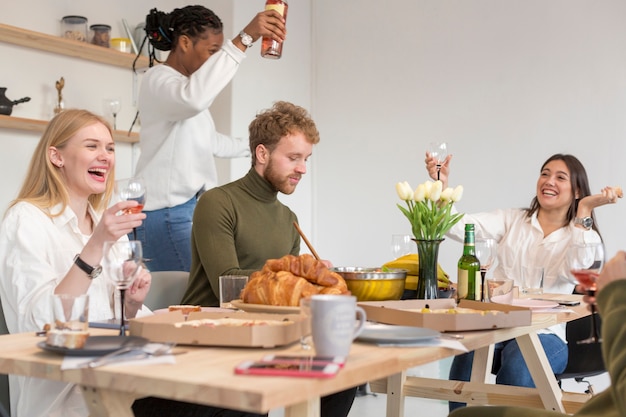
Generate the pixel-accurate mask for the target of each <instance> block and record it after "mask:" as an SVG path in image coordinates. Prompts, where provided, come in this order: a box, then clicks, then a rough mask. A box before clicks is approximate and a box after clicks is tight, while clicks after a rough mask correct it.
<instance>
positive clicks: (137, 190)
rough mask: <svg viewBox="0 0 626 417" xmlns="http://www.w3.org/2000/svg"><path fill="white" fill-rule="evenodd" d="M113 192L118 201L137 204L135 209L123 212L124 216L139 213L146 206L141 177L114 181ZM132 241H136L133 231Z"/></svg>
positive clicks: (143, 183) (144, 189)
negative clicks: (130, 201)
mask: <svg viewBox="0 0 626 417" xmlns="http://www.w3.org/2000/svg"><path fill="white" fill-rule="evenodd" d="M115 192H116V194H117V196H118V197H119V198H120V200H135V201H136V202H137V203H139V204H138V205H137V206H135V207H131V208H128V209H126V210H124V214H131V213H140V212H141V211H142V210H143V206H144V205H145V204H146V184H145V182H144V180H143V178H141V177H135V178H124V179H121V180H117V181H115ZM133 240H137V236H136V231H135V229H133Z"/></svg>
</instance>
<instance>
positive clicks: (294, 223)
mask: <svg viewBox="0 0 626 417" xmlns="http://www.w3.org/2000/svg"><path fill="white" fill-rule="evenodd" d="M293 225H294V226H295V227H296V230H297V231H298V233H299V234H300V237H301V238H302V240H304V243H306V245H307V246H308V248H309V250H310V251H311V253H312V254H313V256H314V257H315V259H317V260H318V261H319V260H320V256H319V255H318V254H317V252H316V251H315V249H314V248H313V245H311V242H309V239H307V238H306V236H305V235H304V232H302V229H300V226H298V223H297V222H293Z"/></svg>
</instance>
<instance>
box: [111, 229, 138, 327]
mask: <svg viewBox="0 0 626 417" xmlns="http://www.w3.org/2000/svg"><path fill="white" fill-rule="evenodd" d="M142 264H143V253H142V249H141V242H140V241H138V240H126V241H115V242H113V241H108V242H105V243H104V257H103V258H102V265H103V266H104V268H105V270H106V271H107V275H108V276H109V279H111V280H112V281H113V283H114V284H115V288H116V289H118V290H119V291H120V302H121V312H120V336H125V335H126V325H125V322H124V318H125V313H124V296H125V294H126V290H127V289H128V288H130V286H131V285H132V283H133V281H134V280H135V277H136V276H137V272H139V270H140V269H141V268H142Z"/></svg>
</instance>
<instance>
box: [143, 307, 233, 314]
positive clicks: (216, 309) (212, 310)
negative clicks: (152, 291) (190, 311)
mask: <svg viewBox="0 0 626 417" xmlns="http://www.w3.org/2000/svg"><path fill="white" fill-rule="evenodd" d="M201 310H202V312H204V313H232V311H233V310H232V309H230V308H219V307H201ZM169 312H170V310H169V308H160V309H158V310H154V311H153V313H154V314H165V313H169Z"/></svg>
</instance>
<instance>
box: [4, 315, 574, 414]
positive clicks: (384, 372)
mask: <svg viewBox="0 0 626 417" xmlns="http://www.w3.org/2000/svg"><path fill="white" fill-rule="evenodd" d="M579 310H581V311H582V309H579ZM582 314H584V312H581V315H582ZM560 316H561V315H559V317H557V315H556V314H541V315H536V316H535V317H534V319H533V324H532V325H530V326H524V327H516V328H510V329H498V330H488V331H479V332H466V333H465V338H464V339H463V343H464V344H465V346H467V347H468V349H470V350H477V355H476V357H477V359H478V360H477V361H476V362H477V363H479V362H481V360H480V358H484V359H485V360H487V359H486V358H487V357H488V356H489V355H488V353H489V346H490V345H492V344H493V343H496V342H499V341H502V340H507V339H510V338H513V337H516V338H517V339H518V341H520V346H521V347H522V350H523V353H524V354H525V355H526V357H527V361H529V362H530V367H531V370H532V371H533V375H534V376H539V375H541V377H540V378H539V379H538V383H537V385H538V386H539V387H540V388H544V389H545V388H546V387H551V389H550V390H547V389H545V391H549V392H547V393H541V394H539V397H540V398H541V401H543V402H544V403H545V404H547V406H550V407H554V408H555V409H559V405H560V402H559V401H558V400H559V398H558V397H559V395H558V392H557V391H556V390H554V389H553V388H554V387H553V385H554V384H555V381H554V377H553V375H552V372H551V371H550V372H548V371H546V370H545V362H546V360H545V354H543V350H542V349H538V350H537V349H536V346H537V344H538V339H537V336H536V333H535V332H536V331H537V330H539V329H542V328H544V327H547V326H550V325H552V324H555V323H556V322H557V321H567V320H571V319H573V318H576V317H579V316H580V315H579V314H574V315H567V316H568V317H565V316H566V315H562V316H564V317H560ZM572 316H576V317H572ZM93 334H115V332H114V331H108V330H96V329H94V332H93ZM41 340H43V339H42V338H39V337H36V336H35V335H34V334H32V333H23V334H14V335H3V336H0V373H8V374H15V375H25V376H34V377H40V378H46V379H52V380H58V381H64V382H68V383H75V384H79V385H80V386H82V387H83V393H84V395H85V398H86V401H87V404H88V406H89V409H90V412H91V416H92V417H104V416H116V417H118V416H119V417H127V416H132V411H131V404H132V402H133V401H134V400H135V399H137V398H142V397H145V396H158V397H163V398H171V399H176V400H180V401H187V402H195V403H200V404H209V405H213V406H219V407H225V408H233V409H240V410H244V411H250V412H256V413H266V412H268V411H269V410H272V409H276V408H282V407H284V408H285V417H296V416H298V417H315V416H319V398H320V397H321V396H324V395H327V394H331V393H333V392H338V391H341V390H344V389H347V388H349V387H353V386H356V385H360V384H363V383H365V382H368V381H374V380H378V379H385V384H386V392H387V393H388V409H387V415H388V416H402V415H403V403H404V401H403V400H404V396H405V395H418V396H424V397H429V398H439V397H438V395H439V393H436V394H437V395H434V394H433V393H432V392H426V388H427V387H428V384H429V382H428V381H429V380H427V382H426V387H420V386H419V385H413V382H414V381H413V379H409V378H407V377H406V376H405V373H404V372H405V370H407V369H408V368H411V367H414V366H418V365H423V364H426V363H429V362H433V361H437V360H439V359H443V358H446V357H450V356H453V355H455V354H457V353H458V351H452V350H450V349H446V348H440V347H428V348H426V347H419V348H418V347H412V348H403V347H378V346H375V345H369V344H363V343H355V344H354V345H353V347H352V350H351V353H350V356H349V359H348V362H347V363H346V365H345V367H344V369H342V370H341V371H340V372H339V373H338V375H337V376H336V377H334V378H330V379H310V378H288V377H263V376H243V375H235V374H234V372H233V369H234V367H235V366H236V365H237V364H238V363H240V362H242V361H244V360H249V359H259V358H260V357H262V356H263V355H265V354H268V353H292V354H294V353H300V354H301V353H302V351H301V350H300V347H299V346H294V345H292V346H289V347H287V348H280V349H247V348H241V349H234V348H212V347H191V346H189V347H188V346H181V347H179V348H177V349H183V350H185V351H187V352H186V353H184V354H181V355H177V356H176V364H175V365H171V364H155V365H149V366H117V367H106V366H105V367H100V368H95V369H72V370H61V363H62V357H60V356H58V355H55V354H53V353H49V352H45V351H43V350H41V349H39V348H38V347H37V346H36V344H37V343H38V342H40V341H41ZM535 355H536V356H537V360H536V363H535V361H533V360H532V358H533V356H535ZM542 355H543V357H542ZM485 360H483V361H482V363H483V365H484V364H485V363H486V362H485ZM484 369H486V365H485V367H484ZM480 373H481V372H478V371H476V370H475V375H478V374H480ZM434 381H439V380H434ZM483 381H484V380H483ZM409 382H411V384H409ZM446 382H450V381H439V383H441V386H442V387H444V388H445V383H446ZM472 383H473V382H472ZM453 384H454V383H453ZM464 384H465V385H464V388H463V389H461V394H460V397H459V396H457V398H456V399H457V400H462V401H468V402H472V401H470V399H469V398H465V396H464V393H465V392H468V389H467V387H468V386H469V385H468V384H469V383H464ZM477 384H478V385H481V386H482V385H485V384H484V383H480V384H479V383H478V382H477ZM490 385H491V386H492V387H496V386H495V385H492V384H490ZM457 388H458V386H455V385H453V386H452V387H451V389H452V391H454V390H456V389H457ZM506 389H507V391H509V390H513V389H515V388H514V387H506ZM437 390H438V389H435V391H437ZM494 392H495V391H494ZM497 395H500V394H497ZM497 395H496V394H491V393H487V394H485V397H483V398H484V399H485V400H488V402H492V400H494V398H495V397H496V396H497ZM472 400H473V401H474V400H475V401H479V400H480V398H478V399H472ZM524 401H525V402H526V400H524Z"/></svg>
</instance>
